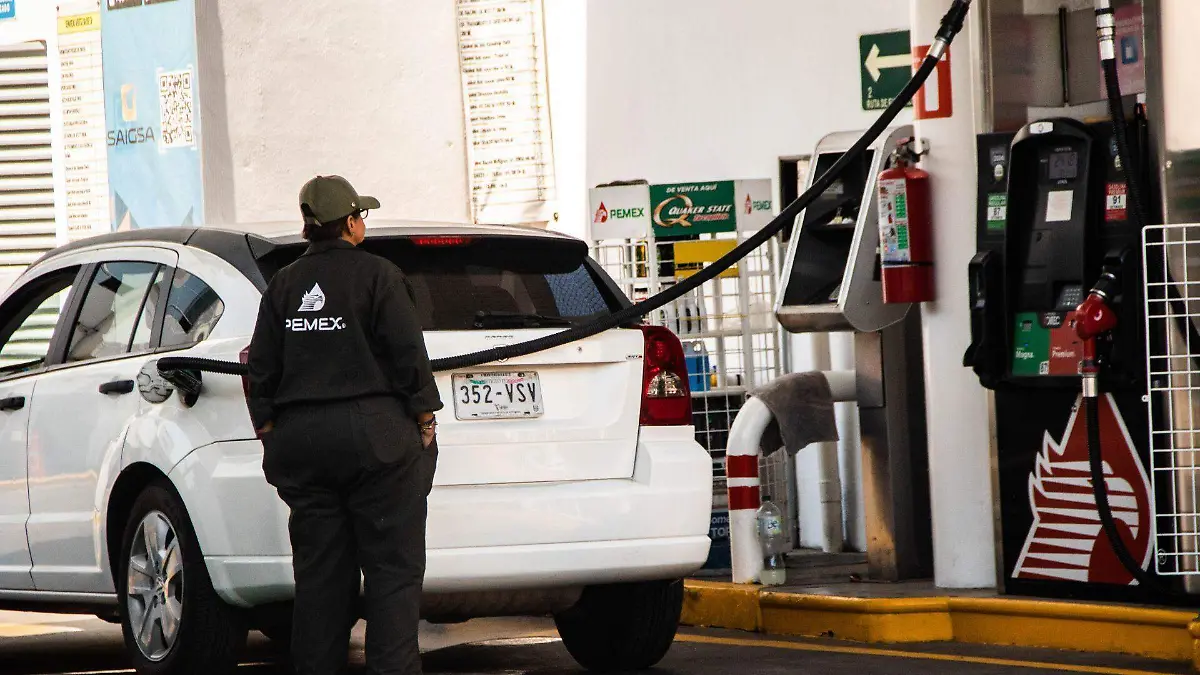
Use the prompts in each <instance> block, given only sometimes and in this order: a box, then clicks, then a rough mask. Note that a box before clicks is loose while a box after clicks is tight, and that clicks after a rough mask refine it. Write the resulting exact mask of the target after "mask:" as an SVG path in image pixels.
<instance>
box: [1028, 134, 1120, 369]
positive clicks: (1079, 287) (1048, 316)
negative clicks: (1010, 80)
mask: <svg viewBox="0 0 1200 675" xmlns="http://www.w3.org/2000/svg"><path fill="white" fill-rule="evenodd" d="M1092 146H1093V140H1092V135H1091V133H1090V132H1089V131H1088V130H1087V129H1086V128H1084V127H1083V125H1080V124H1078V123H1075V122H1072V121H1069V120H1057V121H1044V122H1038V123H1036V124H1031V125H1029V126H1028V127H1026V128H1025V129H1022V130H1021V132H1020V133H1018V134H1017V136H1016V138H1015V139H1014V140H1013V143H1012V157H1013V159H1012V162H1013V164H1014V166H1017V167H1021V168H1022V170H1019V171H1018V172H1017V173H1016V174H1014V175H1013V176H1012V178H1011V183H1010V185H1009V189H1008V194H1009V199H1008V209H1009V214H1010V217H1011V218H1012V219H1013V222H1021V223H1028V224H1029V227H1028V228H1027V229H1023V230H1022V231H1011V232H1008V233H1007V236H1006V238H1005V253H1006V257H1010V258H1011V259H1013V260H1020V261H1022V262H1023V264H1022V265H1021V267H1020V268H1019V271H1018V272H1017V274H1016V275H1015V278H1014V279H1013V280H1012V284H1013V288H1012V290H1013V327H1012V334H1013V337H1012V354H1011V362H1012V366H1011V372H1012V375H1013V376H1014V377H1041V376H1051V377H1061V376H1067V377H1070V376H1075V375H1077V374H1078V372H1079V359H1080V358H1081V357H1082V352H1081V351H1080V349H1081V344H1080V342H1079V340H1078V338H1077V337H1076V336H1075V331H1074V328H1073V321H1074V310H1075V308H1076V307H1077V306H1079V303H1081V302H1082V301H1083V289H1084V283H1085V281H1084V280H1085V279H1086V278H1089V275H1088V274H1087V272H1088V271H1090V270H1088V269H1086V267H1087V264H1086V263H1087V260H1086V251H1087V241H1086V240H1087V225H1088V223H1089V222H1094V220H1095V218H1096V214H1097V212H1098V209H1097V208H1096V207H1095V201H1096V200H1095V199H1094V196H1095V194H1096V192H1097V191H1098V190H1101V189H1102V188H1103V184H1104V182H1103V181H1104V176H1103V175H1102V172H1103V169H1104V167H1103V164H1102V163H1101V162H1099V161H1093V157H1094V156H1095V157H1096V159H1097V160H1099V159H1102V156H1098V155H1097V153H1095V152H1094V150H1093V147H1092ZM1093 164H1095V165H1096V166H1092V165H1093Z"/></svg>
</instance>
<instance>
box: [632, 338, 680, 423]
mask: <svg viewBox="0 0 1200 675" xmlns="http://www.w3.org/2000/svg"><path fill="white" fill-rule="evenodd" d="M642 334H643V335H644V336H645V339H646V354H645V358H644V360H643V366H642V426H648V427H677V426H690V425H691V424H692V394H691V391H690V390H689V389H688V372H687V361H686V360H685V359H684V357H683V345H682V344H681V343H680V342H679V338H677V337H675V334H674V333H672V332H671V331H669V330H667V329H666V328H663V327H662V326H642Z"/></svg>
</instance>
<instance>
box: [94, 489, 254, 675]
mask: <svg viewBox="0 0 1200 675" xmlns="http://www.w3.org/2000/svg"><path fill="white" fill-rule="evenodd" d="M121 552H122V555H121V557H120V562H121V568H120V573H119V575H118V577H117V579H118V586H119V590H120V602H121V608H122V610H123V611H122V617H121V618H122V621H121V624H122V628H123V631H124V634H125V644H126V646H127V648H128V650H129V653H130V656H131V657H132V659H133V665H134V668H135V669H136V670H137V672H138V673H142V674H143V675H167V674H168V673H170V674H172V675H174V674H176V673H178V674H180V675H185V674H186V675H192V674H195V675H200V674H202V673H203V674H205V675H210V674H211V675H216V674H220V673H227V672H230V671H232V670H233V669H234V668H235V667H236V666H237V657H238V654H239V653H240V651H241V650H242V648H243V647H244V646H245V644H246V633H247V628H246V624H245V620H244V617H243V616H242V614H241V612H239V611H237V610H236V609H234V608H233V607H230V606H229V605H227V604H226V603H225V602H224V601H222V600H221V599H220V598H219V597H218V596H217V594H216V591H214V590H213V587H212V581H211V580H210V579H209V576H208V570H207V568H206V567H205V564H204V558H203V556H202V555H201V553H200V544H199V542H198V541H197V539H196V534H195V531H194V530H193V528H192V523H191V520H190V519H189V518H188V515H187V512H186V511H185V510H184V508H183V505H182V503H181V502H180V500H179V498H178V497H177V496H176V495H175V493H174V492H173V491H172V490H170V489H169V487H167V486H166V485H164V484H154V485H151V486H149V487H147V488H146V489H145V490H144V491H143V492H142V494H141V495H140V496H139V497H138V499H137V501H136V502H135V503H134V506H133V511H132V513H131V514H130V517H129V522H128V524H127V525H126V527H125V535H124V540H123V542H122V546H121Z"/></svg>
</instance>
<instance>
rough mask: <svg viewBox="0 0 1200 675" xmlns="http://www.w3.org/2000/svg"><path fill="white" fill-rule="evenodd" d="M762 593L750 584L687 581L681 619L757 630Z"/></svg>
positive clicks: (695, 623) (704, 625) (692, 623)
mask: <svg viewBox="0 0 1200 675" xmlns="http://www.w3.org/2000/svg"><path fill="white" fill-rule="evenodd" d="M760 592H761V591H760V590H759V587H758V586H754V585H751V584H723V583H718V582H711V581H687V582H684V586H683V618H682V621H683V623H684V624H685V625H688V626H699V627H702V628H731V629H733V630H745V631H757V630H758V627H759V611H758V607H759V601H758V595H759V593H760Z"/></svg>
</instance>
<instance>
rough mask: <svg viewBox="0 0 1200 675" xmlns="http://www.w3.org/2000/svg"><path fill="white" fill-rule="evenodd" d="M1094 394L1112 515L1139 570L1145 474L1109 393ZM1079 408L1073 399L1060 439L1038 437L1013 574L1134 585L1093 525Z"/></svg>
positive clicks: (1145, 548)
mask: <svg viewBox="0 0 1200 675" xmlns="http://www.w3.org/2000/svg"><path fill="white" fill-rule="evenodd" d="M1097 400H1099V401H1100V437H1101V438H1102V439H1103V442H1104V475H1105V484H1106V485H1107V486H1108V494H1109V503H1110V504H1111V506H1112V511H1113V519H1114V520H1115V521H1116V523H1117V529H1119V530H1121V533H1122V538H1123V539H1124V540H1125V543H1126V544H1128V545H1129V548H1130V551H1131V553H1133V557H1134V559H1135V560H1141V561H1142V562H1141V564H1142V568H1143V569H1145V568H1146V567H1147V566H1148V565H1149V564H1150V556H1151V546H1150V539H1151V522H1150V518H1151V505H1150V477H1149V476H1148V475H1147V474H1146V469H1145V467H1144V466H1143V465H1142V461H1141V458H1140V457H1139V456H1138V454H1137V450H1136V449H1135V447H1134V445H1133V441H1132V440H1131V439H1130V437H1129V430H1128V429H1126V428H1125V421H1124V420H1123V419H1122V418H1121V414H1120V411H1119V410H1117V407H1116V403H1115V402H1114V401H1113V399H1112V397H1111V396H1110V395H1108V394H1105V395H1104V396H1101V397H1100V398H1099V399H1097ZM1080 408H1081V399H1077V400H1076V402H1075V409H1074V412H1072V413H1071V419H1070V420H1069V421H1068V422H1067V430H1066V432H1065V435H1064V436H1063V439H1062V442H1060V443H1055V442H1054V439H1052V438H1051V437H1050V434H1049V433H1047V434H1046V435H1045V437H1044V441H1043V443H1042V451H1041V452H1040V453H1039V454H1038V457H1037V463H1036V465H1035V466H1034V469H1033V472H1032V473H1030V474H1029V505H1030V507H1031V508H1032V510H1033V526H1032V527H1030V529H1029V535H1028V536H1027V537H1026V539H1025V547H1024V548H1023V549H1022V551H1021V557H1020V558H1019V559H1018V560H1017V564H1016V567H1015V568H1014V569H1013V578H1016V579H1049V580H1066V581H1077V582H1090V583H1101V584H1115V585H1120V586H1128V585H1134V584H1136V583H1137V582H1136V581H1134V579H1133V576H1132V575H1131V574H1129V572H1127V571H1126V570H1125V568H1124V567H1122V566H1121V562H1120V560H1118V559H1117V556H1116V553H1114V552H1113V549H1112V545H1111V544H1110V543H1109V541H1108V538H1107V537H1105V536H1104V534H1103V532H1102V529H1101V525H1100V516H1099V514H1098V512H1097V510H1096V498H1095V495H1094V494H1093V493H1092V479H1091V471H1090V469H1089V464H1088V448H1087V420H1086V417H1085V416H1084V415H1081V414H1079V413H1080Z"/></svg>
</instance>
